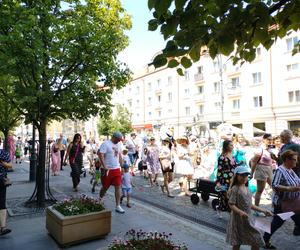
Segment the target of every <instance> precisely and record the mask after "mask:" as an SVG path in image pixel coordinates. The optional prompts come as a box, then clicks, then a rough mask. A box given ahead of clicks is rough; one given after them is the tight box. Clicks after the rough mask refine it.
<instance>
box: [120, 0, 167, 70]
mask: <svg viewBox="0 0 300 250" xmlns="http://www.w3.org/2000/svg"><path fill="white" fill-rule="evenodd" d="M121 2H122V5H123V7H124V8H125V9H126V11H127V13H128V14H130V15H131V21H132V29H131V30H130V31H128V32H126V34H127V35H128V36H129V40H130V44H129V46H128V47H127V48H126V49H125V50H124V51H123V52H121V53H120V55H119V60H120V61H122V62H125V63H127V65H128V66H129V68H130V69H131V70H132V71H133V72H136V71H138V70H140V69H142V68H143V67H144V66H146V65H147V64H148V63H149V62H151V59H152V58H153V56H154V55H155V54H156V53H157V52H159V51H160V50H162V49H163V48H164V47H165V42H164V39H163V36H162V35H161V34H160V32H159V31H157V30H156V31H148V21H149V20H150V19H152V14H151V12H150V11H149V9H148V0H121Z"/></svg>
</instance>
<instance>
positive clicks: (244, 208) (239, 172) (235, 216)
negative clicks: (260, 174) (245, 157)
mask: <svg viewBox="0 0 300 250" xmlns="http://www.w3.org/2000/svg"><path fill="white" fill-rule="evenodd" d="M234 172H235V175H234V177H233V180H232V184H231V187H230V189H229V192H228V197H229V201H228V203H229V207H230V209H231V214H230V220H229V222H228V226H227V237H226V242H227V243H229V244H231V245H232V249H233V250H238V249H240V246H241V245H250V246H251V249H252V250H258V249H259V247H260V246H264V241H263V238H262V236H261V234H260V232H259V231H258V230H257V229H255V228H254V227H253V226H252V225H251V224H250V221H249V215H250V214H251V209H253V210H255V211H259V212H262V213H264V214H265V215H266V216H272V213H271V212H270V211H268V210H265V209H262V208H260V207H258V206H255V205H252V196H251V192H250V190H249V189H248V187H247V186H246V183H247V182H248V176H249V175H250V172H251V170H250V169H249V168H248V167H247V166H238V167H237V168H236V169H235V171H234Z"/></svg>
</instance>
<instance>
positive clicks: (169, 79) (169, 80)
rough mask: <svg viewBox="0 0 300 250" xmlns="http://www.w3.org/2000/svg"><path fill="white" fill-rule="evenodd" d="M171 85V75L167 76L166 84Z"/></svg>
mask: <svg viewBox="0 0 300 250" xmlns="http://www.w3.org/2000/svg"><path fill="white" fill-rule="evenodd" d="M171 85H172V76H168V86H171Z"/></svg>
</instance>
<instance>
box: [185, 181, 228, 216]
mask: <svg viewBox="0 0 300 250" xmlns="http://www.w3.org/2000/svg"><path fill="white" fill-rule="evenodd" d="M224 188H225V187H222V186H221V188H217V187H216V183H215V182H214V181H211V180H207V179H202V178H199V179H197V180H196V182H195V185H194V187H191V183H190V182H189V191H191V192H195V193H194V194H192V195H191V202H192V203H193V204H195V205H197V204H198V203H199V201H200V199H199V196H198V193H199V194H200V196H201V199H202V200H203V201H208V200H209V197H210V196H212V197H215V198H214V199H213V200H212V202H211V205H212V208H213V209H214V210H217V208H219V207H220V205H221V204H222V205H223V200H224V197H223V195H224V192H226V190H224ZM222 211H223V209H222Z"/></svg>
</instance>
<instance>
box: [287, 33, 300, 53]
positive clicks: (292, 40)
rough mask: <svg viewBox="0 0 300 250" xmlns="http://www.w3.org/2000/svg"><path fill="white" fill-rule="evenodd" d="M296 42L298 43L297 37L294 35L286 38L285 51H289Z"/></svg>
mask: <svg viewBox="0 0 300 250" xmlns="http://www.w3.org/2000/svg"><path fill="white" fill-rule="evenodd" d="M297 43H298V37H296V36H295V37H292V38H288V39H286V48H287V52H291V51H292V50H293V49H294V46H295V45H296V44H297Z"/></svg>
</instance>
